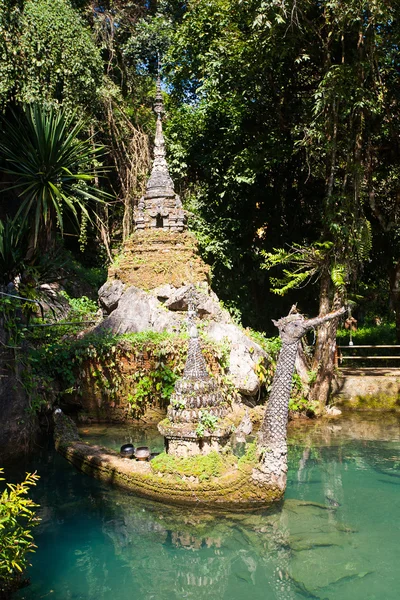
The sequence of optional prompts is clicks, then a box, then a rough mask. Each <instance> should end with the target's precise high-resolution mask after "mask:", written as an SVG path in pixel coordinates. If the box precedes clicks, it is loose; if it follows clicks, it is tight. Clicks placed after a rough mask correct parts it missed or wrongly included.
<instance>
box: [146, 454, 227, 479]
mask: <svg viewBox="0 0 400 600" xmlns="http://www.w3.org/2000/svg"><path fill="white" fill-rule="evenodd" d="M235 462H236V458H235V457H234V456H233V454H225V455H221V454H218V452H210V454H207V455H205V456H203V455H198V456H188V457H185V458H184V457H179V456H171V455H170V454H165V452H163V453H162V454H159V456H156V457H155V458H153V460H152V461H151V462H150V465H151V468H152V470H153V471H154V472H155V473H164V474H168V475H178V476H180V477H182V476H185V477H191V476H193V477H197V478H198V480H199V481H207V480H209V479H211V478H212V477H220V476H221V475H222V474H223V473H224V472H225V471H226V470H228V469H229V468H230V467H232V466H233V465H234V464H235Z"/></svg>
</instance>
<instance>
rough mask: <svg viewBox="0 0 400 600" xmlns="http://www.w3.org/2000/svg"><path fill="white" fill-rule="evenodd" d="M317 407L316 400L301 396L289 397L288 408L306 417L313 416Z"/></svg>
mask: <svg viewBox="0 0 400 600" xmlns="http://www.w3.org/2000/svg"><path fill="white" fill-rule="evenodd" d="M317 408H318V402H315V401H312V400H308V399H307V398H304V397H303V396H300V397H295V398H290V400H289V410H290V411H293V412H298V413H303V414H305V415H307V417H310V416H314V415H315V412H316V410H317Z"/></svg>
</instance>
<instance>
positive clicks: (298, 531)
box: [6, 415, 400, 600]
mask: <svg viewBox="0 0 400 600" xmlns="http://www.w3.org/2000/svg"><path fill="white" fill-rule="evenodd" d="M85 434H86V435H87V436H88V439H91V440H96V441H98V442H99V441H101V443H105V442H107V443H108V444H109V445H110V446H114V447H119V445H120V444H122V443H123V442H125V441H128V440H129V438H132V439H133V441H135V442H136V444H143V443H148V444H150V445H151V447H152V450H157V449H160V446H161V445H162V443H161V440H160V439H159V437H158V436H157V434H156V433H155V432H154V431H152V430H147V432H138V431H135V430H132V431H130V432H129V431H127V430H126V429H123V428H115V427H107V428H105V427H99V426H97V427H90V428H89V429H88V430H87V431H86V432H85ZM32 465H34V466H35V468H37V470H38V472H39V474H40V475H41V480H40V483H39V484H38V486H37V488H36V490H35V499H36V500H37V501H38V502H39V503H40V505H41V509H40V516H41V518H42V521H41V524H40V526H39V527H38V528H37V530H36V532H35V539H36V542H37V545H38V550H37V552H36V553H35V554H34V555H32V567H31V568H30V570H29V577H30V579H31V585H30V586H28V587H26V588H25V589H23V590H21V591H20V592H19V594H18V595H17V597H18V598H19V599H26V600H39V599H41V598H46V599H50V600H150V599H154V600H163V599H165V600H167V599H168V600H174V599H193V600H202V599H203V598H204V599H207V600H214V599H217V600H228V599H229V600H275V599H276V600H289V599H290V600H297V599H298V600H301V599H302V600H304V599H305V598H319V599H329V600H373V599H374V600H392V599H393V600H398V598H400V569H399V551H400V519H399V517H400V421H399V420H398V418H396V417H395V416H393V415H389V416H382V415H379V416H378V417H366V416H364V417H359V416H353V417H349V418H341V419H339V420H334V421H332V420H331V421H329V422H328V423H313V424H311V425H301V424H295V425H293V426H292V427H291V432H290V470H289V476H288V488H287V492H286V495H285V500H284V502H282V503H281V504H279V505H276V506H274V507H273V508H271V509H269V510H264V511H263V512H259V513H223V514H222V513H216V514H212V513H207V512H204V511H202V510H201V508H200V507H196V508H190V509H188V508H186V509H178V508H172V507H168V506H164V505H162V504H158V503H153V502H148V501H144V500H141V499H140V498H137V497H135V496H133V495H131V494H129V493H126V492H123V491H119V490H117V489H111V488H108V487H106V486H105V485H102V484H101V483H99V482H97V481H95V480H92V479H90V478H89V477H88V476H86V475H83V474H81V473H79V472H78V471H76V470H75V469H74V468H73V467H72V466H71V465H70V464H69V463H67V462H66V461H65V460H64V459H63V458H62V457H60V456H58V455H57V454H56V453H55V452H54V451H53V450H51V449H50V450H47V449H43V450H42V451H41V453H40V455H38V456H35V457H32V460H31V462H30V463H29V464H28V463H27V464H26V465H25V468H27V469H28V468H29V469H32ZM7 473H11V470H10V469H9V470H7V471H6V474H7ZM20 474H21V472H20V473H18V472H16V471H15V470H14V471H13V472H12V476H13V478H16V477H18V476H19V475H20Z"/></svg>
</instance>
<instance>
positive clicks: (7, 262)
mask: <svg viewBox="0 0 400 600" xmlns="http://www.w3.org/2000/svg"><path fill="white" fill-rule="evenodd" d="M21 228H22V224H21V223H20V222H18V221H13V220H12V219H11V218H10V217H6V219H5V220H4V221H0V281H1V282H2V283H4V284H7V283H9V282H10V281H13V279H14V277H15V276H16V275H18V274H19V273H21V272H22V271H23V270H24V267H25V264H24V258H25V253H26V239H24V234H25V233H26V231H25V232H24V231H22V236H21ZM22 229H23V228H22ZM25 229H26V228H25ZM21 237H22V239H23V240H24V241H23V242H21ZM18 238H19V239H18Z"/></svg>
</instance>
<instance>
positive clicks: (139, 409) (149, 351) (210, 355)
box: [30, 303, 231, 416]
mask: <svg viewBox="0 0 400 600" xmlns="http://www.w3.org/2000/svg"><path fill="white" fill-rule="evenodd" d="M85 304H86V303H85ZM187 343H188V342H187V336H185V335H177V334H169V333H166V332H164V333H155V332H152V331H145V332H141V333H129V334H123V335H116V334H112V333H109V332H107V331H104V332H103V333H101V334H100V333H99V332H96V334H87V335H85V336H84V337H82V338H75V337H67V338H65V337H59V338H58V339H56V340H49V341H48V342H47V343H46V344H44V345H43V344H41V345H39V346H38V347H37V348H33V349H32V350H31V354H30V364H31V366H32V370H33V373H34V375H35V376H36V377H38V378H39V379H40V380H41V381H47V382H48V385H52V387H53V388H54V389H55V390H58V392H57V393H58V394H59V395H60V396H62V395H63V394H66V393H69V394H75V395H77V396H79V395H80V394H82V393H86V394H87V393H89V390H90V393H91V394H99V395H100V396H101V395H102V394H104V395H105V396H106V397H107V398H108V400H109V401H113V400H114V401H115V400H117V401H118V400H119V399H122V398H123V399H126V400H127V401H128V402H129V403H130V405H131V409H132V415H133V416H139V415H141V414H143V412H144V411H145V409H146V407H147V406H149V405H154V404H155V403H158V404H159V405H160V406H162V407H166V406H167V405H168V402H169V399H170V396H171V394H172V392H173V389H174V384H175V381H176V379H177V378H178V377H179V376H180V375H181V374H182V372H183V368H184V365H185V360H186V355H187ZM203 351H204V354H205V357H206V359H208V362H209V364H210V365H212V366H213V367H212V368H213V370H214V375H215V376H216V377H217V380H218V381H219V382H220V383H221V385H223V386H224V385H226V388H227V393H228V394H229V392H230V391H231V384H229V381H227V380H226V376H225V371H226V368H227V363H226V359H227V355H226V351H225V348H224V346H223V345H222V346H220V345H218V344H215V343H212V342H210V341H208V342H204V344H203Z"/></svg>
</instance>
